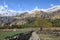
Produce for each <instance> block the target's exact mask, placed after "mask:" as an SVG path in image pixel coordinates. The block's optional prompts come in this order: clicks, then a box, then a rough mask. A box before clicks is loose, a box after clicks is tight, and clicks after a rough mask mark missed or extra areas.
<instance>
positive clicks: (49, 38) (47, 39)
mask: <svg viewBox="0 0 60 40" xmlns="http://www.w3.org/2000/svg"><path fill="white" fill-rule="evenodd" d="M39 36H40V38H41V39H42V40H60V36H54V35H49V34H39Z"/></svg>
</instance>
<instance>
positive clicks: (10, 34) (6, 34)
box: [0, 30, 28, 39]
mask: <svg viewBox="0 0 60 40" xmlns="http://www.w3.org/2000/svg"><path fill="white" fill-rule="evenodd" d="M25 32H28V30H20V31H16V32H5V33H0V39H3V38H5V37H8V36H13V35H15V34H19V33H25Z"/></svg>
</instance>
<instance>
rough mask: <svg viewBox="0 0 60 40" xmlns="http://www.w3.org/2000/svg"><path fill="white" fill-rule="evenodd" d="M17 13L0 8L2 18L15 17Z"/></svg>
mask: <svg viewBox="0 0 60 40" xmlns="http://www.w3.org/2000/svg"><path fill="white" fill-rule="evenodd" d="M16 14H17V11H14V10H10V9H8V8H6V7H4V6H0V16H15V15H16Z"/></svg>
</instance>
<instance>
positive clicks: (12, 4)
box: [0, 0, 60, 11]
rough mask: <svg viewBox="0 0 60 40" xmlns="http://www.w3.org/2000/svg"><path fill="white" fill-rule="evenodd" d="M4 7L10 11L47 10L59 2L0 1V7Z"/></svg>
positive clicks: (36, 0) (58, 0)
mask: <svg viewBox="0 0 60 40" xmlns="http://www.w3.org/2000/svg"><path fill="white" fill-rule="evenodd" d="M1 5H2V6H4V5H5V6H6V7H8V9H12V10H21V11H25V10H33V9H34V8H36V7H37V8H40V9H47V8H50V7H52V6H54V5H60V0H0V6H1Z"/></svg>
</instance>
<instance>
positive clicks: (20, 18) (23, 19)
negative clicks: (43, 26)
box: [0, 6, 60, 26]
mask: <svg viewBox="0 0 60 40" xmlns="http://www.w3.org/2000/svg"><path fill="white" fill-rule="evenodd" d="M0 11H1V12H0V25H2V26H3V25H5V24H6V25H10V26H11V25H15V24H17V25H20V24H25V23H27V19H29V20H31V19H33V18H38V17H41V18H45V19H60V6H54V7H52V8H49V9H47V10H46V11H43V10H38V9H37V10H33V11H29V12H27V11H26V12H22V13H20V14H17V13H18V12H11V11H10V10H5V9H4V10H3V9H0ZM16 14H17V15H16ZM3 15H4V16H3ZM6 15H8V16H6Z"/></svg>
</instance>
